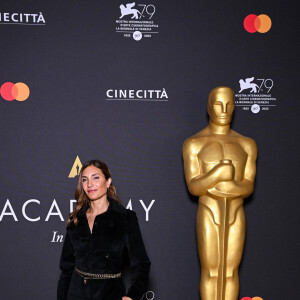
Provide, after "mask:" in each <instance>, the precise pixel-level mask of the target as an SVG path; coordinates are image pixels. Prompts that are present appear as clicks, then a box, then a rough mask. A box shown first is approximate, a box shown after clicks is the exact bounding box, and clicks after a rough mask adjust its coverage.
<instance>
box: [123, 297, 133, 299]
mask: <svg viewBox="0 0 300 300" xmlns="http://www.w3.org/2000/svg"><path fill="white" fill-rule="evenodd" d="M122 300H132V299H131V298H129V297H122Z"/></svg>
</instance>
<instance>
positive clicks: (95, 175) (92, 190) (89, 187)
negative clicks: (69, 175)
mask: <svg viewBox="0 0 300 300" xmlns="http://www.w3.org/2000/svg"><path fill="white" fill-rule="evenodd" d="M110 184H111V178H108V180H106V179H105V177H104V175H103V173H102V171H101V170H100V169H98V168H97V167H95V166H89V167H87V168H85V169H84V170H83V172H82V187H83V189H84V191H85V193H86V194H87V196H88V197H89V199H90V200H91V201H95V200H99V199H101V198H102V197H103V196H106V194H107V189H108V187H109V186H110Z"/></svg>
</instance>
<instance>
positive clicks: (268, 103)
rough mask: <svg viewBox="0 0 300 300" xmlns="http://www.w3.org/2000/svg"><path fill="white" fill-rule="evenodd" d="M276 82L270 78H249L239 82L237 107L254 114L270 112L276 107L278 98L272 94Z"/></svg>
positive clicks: (236, 95)
mask: <svg viewBox="0 0 300 300" xmlns="http://www.w3.org/2000/svg"><path fill="white" fill-rule="evenodd" d="M273 86H274V82H273V80H272V79H270V78H258V79H255V78H254V77H249V78H245V79H240V80H239V88H240V89H239V92H238V93H237V94H235V106H239V107H241V108H242V109H243V110H249V111H250V110H251V112H253V113H254V114H257V113H259V112H260V111H268V110H270V109H271V108H272V107H275V106H276V100H277V99H276V98H274V97H273V96H272V94H271V90H272V88H273Z"/></svg>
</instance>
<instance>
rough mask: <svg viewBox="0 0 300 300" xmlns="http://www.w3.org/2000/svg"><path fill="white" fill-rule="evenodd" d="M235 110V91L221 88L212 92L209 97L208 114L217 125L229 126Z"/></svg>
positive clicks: (224, 87)
mask: <svg viewBox="0 0 300 300" xmlns="http://www.w3.org/2000/svg"><path fill="white" fill-rule="evenodd" d="M233 110H234V97H233V90H232V89H231V88H229V87H226V86H219V87H216V88H214V89H213V90H211V92H210V93H209V96H208V103H207V113H208V115H209V117H210V120H211V122H213V123H214V124H216V125H221V126H222V125H228V124H230V122H231V119H232V114H233Z"/></svg>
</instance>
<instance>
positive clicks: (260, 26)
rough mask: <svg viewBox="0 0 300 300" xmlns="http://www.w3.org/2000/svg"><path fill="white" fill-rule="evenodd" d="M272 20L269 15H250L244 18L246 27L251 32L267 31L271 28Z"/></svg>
mask: <svg viewBox="0 0 300 300" xmlns="http://www.w3.org/2000/svg"><path fill="white" fill-rule="evenodd" d="M271 26H272V21H271V19H270V17H269V16H267V15H259V16H257V15H248V16H247V17H246V18H245V20H244V27H245V29H246V31H248V32H250V33H254V32H260V33H266V32H268V31H269V30H270V28H271Z"/></svg>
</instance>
